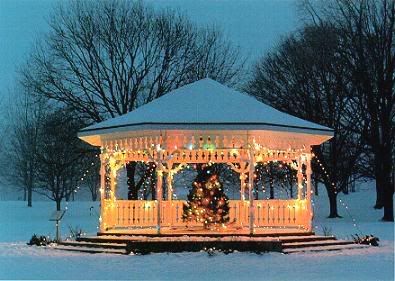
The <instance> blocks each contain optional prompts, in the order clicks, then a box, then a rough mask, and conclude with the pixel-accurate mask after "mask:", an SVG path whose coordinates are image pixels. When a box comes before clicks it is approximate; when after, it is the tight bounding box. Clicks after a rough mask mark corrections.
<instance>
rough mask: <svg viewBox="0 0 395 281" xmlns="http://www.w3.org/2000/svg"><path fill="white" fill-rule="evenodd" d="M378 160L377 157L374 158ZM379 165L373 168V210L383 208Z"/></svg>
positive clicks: (381, 177)
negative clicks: (374, 195)
mask: <svg viewBox="0 0 395 281" xmlns="http://www.w3.org/2000/svg"><path fill="white" fill-rule="evenodd" d="M375 157H376V158H378V156H375ZM380 166H381V163H377V161H376V166H375V175H376V204H375V205H374V208H375V209H382V208H383V207H384V202H383V201H384V190H383V176H382V172H381V169H380Z"/></svg>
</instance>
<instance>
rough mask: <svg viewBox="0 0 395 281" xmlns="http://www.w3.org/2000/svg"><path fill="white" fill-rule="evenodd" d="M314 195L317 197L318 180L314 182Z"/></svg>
mask: <svg viewBox="0 0 395 281" xmlns="http://www.w3.org/2000/svg"><path fill="white" fill-rule="evenodd" d="M314 195H315V196H318V180H315V181H314Z"/></svg>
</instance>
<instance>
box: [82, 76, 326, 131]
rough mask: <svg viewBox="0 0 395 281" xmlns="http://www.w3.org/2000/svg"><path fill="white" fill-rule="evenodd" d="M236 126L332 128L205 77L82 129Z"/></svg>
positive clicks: (308, 129) (315, 129)
mask: <svg viewBox="0 0 395 281" xmlns="http://www.w3.org/2000/svg"><path fill="white" fill-rule="evenodd" d="M194 125H195V126H196V128H199V129H202V128H207V129H213V128H221V129H232V127H233V128H236V127H237V128H238V129H240V128H241V127H245V128H248V129H262V126H267V127H271V128H273V126H274V127H276V128H275V130H279V131H282V130H285V131H289V128H293V129H296V130H297V129H303V131H306V130H307V131H310V130H311V131H314V134H320V133H322V134H325V135H328V134H331V133H332V131H333V130H332V129H330V128H328V127H324V126H321V125H318V124H316V123H312V122H309V121H306V120H303V119H300V118H297V117H294V116H292V115H289V114H286V113H283V112H281V111H278V110H276V109H274V108H273V107H270V106H268V105H266V104H264V103H261V102H259V101H257V100H256V99H255V98H253V97H251V96H249V95H247V94H243V93H240V92H238V91H235V90H233V89H231V88H228V87H226V86H224V85H222V84H220V83H218V82H216V81H214V80H212V79H209V78H205V79H202V80H199V81H196V82H194V83H191V84H188V85H185V86H183V87H180V88H178V89H176V90H174V91H171V92H169V93H167V94H166V95H164V96H162V97H160V98H158V99H156V100H154V101H152V102H150V103H148V104H146V105H143V106H141V107H139V108H137V109H136V110H134V111H132V112H129V113H127V114H125V115H122V116H119V117H115V118H111V119H108V120H106V121H103V122H100V123H97V124H94V125H92V126H89V127H87V128H84V129H82V130H81V131H80V136H81V135H83V136H88V135H97V134H102V133H111V132H115V131H117V128H118V129H120V128H122V130H123V131H124V130H126V129H127V130H130V131H133V130H142V129H144V127H146V128H149V129H151V130H152V129H163V128H164V126H165V128H167V129H169V128H171V129H193V128H194V127H193V126H194Z"/></svg>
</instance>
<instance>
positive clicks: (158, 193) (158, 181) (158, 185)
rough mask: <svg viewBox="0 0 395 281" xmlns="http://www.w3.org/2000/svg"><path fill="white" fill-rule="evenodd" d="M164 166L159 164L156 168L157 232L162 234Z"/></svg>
mask: <svg viewBox="0 0 395 281" xmlns="http://www.w3.org/2000/svg"><path fill="white" fill-rule="evenodd" d="M162 168H163V167H162V164H161V163H159V164H157V168H156V200H157V206H156V207H157V208H156V210H157V226H156V227H157V231H158V234H160V227H161V216H162V214H161V202H162V181H163V171H162Z"/></svg>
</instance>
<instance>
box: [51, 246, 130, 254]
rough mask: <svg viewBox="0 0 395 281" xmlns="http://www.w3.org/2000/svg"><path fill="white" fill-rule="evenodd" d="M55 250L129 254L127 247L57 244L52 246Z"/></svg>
mask: <svg viewBox="0 0 395 281" xmlns="http://www.w3.org/2000/svg"><path fill="white" fill-rule="evenodd" d="M51 249H54V250H62V251H72V252H83V253H90V254H97V253H105V254H118V255H120V254H122V255H124V254H127V252H126V249H108V248H92V247H76V246H63V245H57V246H55V247H52V248H51Z"/></svg>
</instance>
